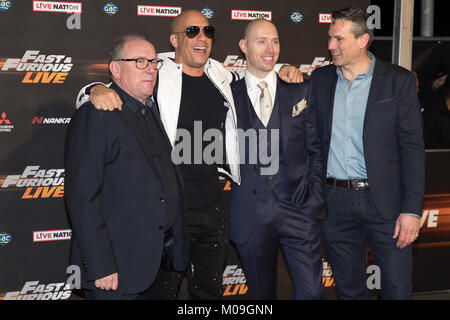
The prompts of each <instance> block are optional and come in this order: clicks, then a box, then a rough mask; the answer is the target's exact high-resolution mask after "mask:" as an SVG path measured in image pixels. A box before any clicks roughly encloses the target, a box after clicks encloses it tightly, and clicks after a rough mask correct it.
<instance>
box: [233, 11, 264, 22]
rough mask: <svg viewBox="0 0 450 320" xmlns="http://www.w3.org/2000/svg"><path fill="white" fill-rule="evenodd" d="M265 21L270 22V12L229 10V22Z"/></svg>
mask: <svg viewBox="0 0 450 320" xmlns="http://www.w3.org/2000/svg"><path fill="white" fill-rule="evenodd" d="M255 19H266V20H269V21H272V11H254V10H234V9H232V10H231V20H255Z"/></svg>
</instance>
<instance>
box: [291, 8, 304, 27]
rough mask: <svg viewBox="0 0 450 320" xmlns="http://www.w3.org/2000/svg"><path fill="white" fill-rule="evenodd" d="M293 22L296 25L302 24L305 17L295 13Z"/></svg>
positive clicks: (292, 17) (292, 16) (292, 18)
mask: <svg viewBox="0 0 450 320" xmlns="http://www.w3.org/2000/svg"><path fill="white" fill-rule="evenodd" d="M291 20H292V22H293V23H295V24H297V23H300V22H302V21H303V15H302V14H301V13H300V12H298V11H294V12H292V13H291Z"/></svg>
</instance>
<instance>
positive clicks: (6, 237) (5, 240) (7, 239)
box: [0, 232, 12, 246]
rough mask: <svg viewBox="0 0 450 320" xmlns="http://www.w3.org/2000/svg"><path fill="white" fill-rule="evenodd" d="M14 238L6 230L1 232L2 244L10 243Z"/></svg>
mask: <svg viewBox="0 0 450 320" xmlns="http://www.w3.org/2000/svg"><path fill="white" fill-rule="evenodd" d="M11 240H12V237H11V235H10V234H9V233H6V232H0V246H6V245H7V244H8V243H10V242H11Z"/></svg>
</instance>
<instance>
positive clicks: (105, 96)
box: [89, 84, 122, 111]
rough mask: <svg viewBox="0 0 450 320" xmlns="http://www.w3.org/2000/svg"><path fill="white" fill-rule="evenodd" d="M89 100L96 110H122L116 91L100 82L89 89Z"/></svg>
mask: <svg viewBox="0 0 450 320" xmlns="http://www.w3.org/2000/svg"><path fill="white" fill-rule="evenodd" d="M89 100H90V101H91V103H92V104H93V105H94V106H95V108H96V109H98V110H105V111H108V110H109V111H113V110H115V109H119V110H122V100H121V99H120V97H119V95H118V94H117V92H115V91H114V90H113V89H110V88H108V87H106V86H104V85H102V84H98V85H96V86H94V87H93V88H92V89H91V93H90V96H89Z"/></svg>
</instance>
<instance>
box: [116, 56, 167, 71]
mask: <svg viewBox="0 0 450 320" xmlns="http://www.w3.org/2000/svg"><path fill="white" fill-rule="evenodd" d="M114 61H134V62H135V63H136V68H138V69H140V70H143V69H147V67H148V64H149V63H151V65H152V68H153V69H155V70H159V69H161V67H162V65H163V61H162V60H161V59H147V58H136V59H116V60H114Z"/></svg>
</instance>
